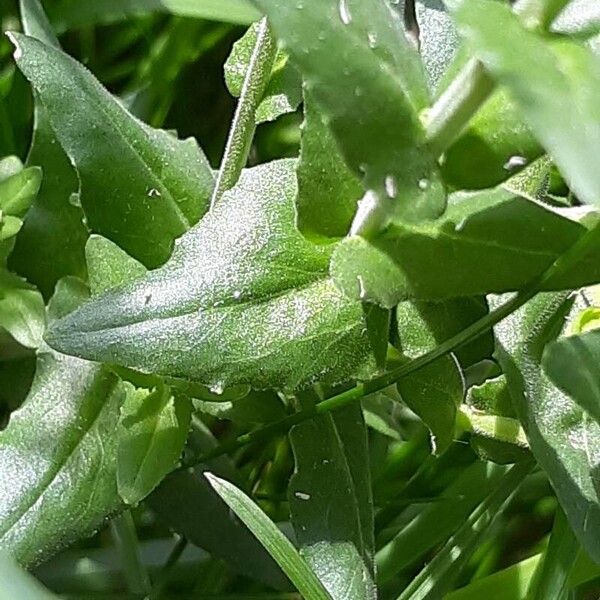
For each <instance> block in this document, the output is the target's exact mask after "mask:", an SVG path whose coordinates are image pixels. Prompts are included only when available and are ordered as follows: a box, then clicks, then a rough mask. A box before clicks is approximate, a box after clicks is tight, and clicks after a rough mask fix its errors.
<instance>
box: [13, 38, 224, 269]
mask: <svg viewBox="0 0 600 600" xmlns="http://www.w3.org/2000/svg"><path fill="white" fill-rule="evenodd" d="M13 38H14V43H15V46H16V51H15V57H16V60H17V63H18V65H19V67H20V69H21V70H22V71H23V73H24V74H25V76H26V77H27V78H28V79H29V81H30V82H31V84H32V86H33V88H34V90H35V91H36V93H37V94H38V96H39V99H40V101H41V103H42V105H43V107H44V108H45V110H46V114H47V116H48V118H49V120H50V123H51V125H52V128H53V129H54V132H55V134H56V136H57V137H58V139H59V140H60V143H61V144H62V146H63V148H64V149H65V152H66V153H67V154H68V156H69V157H70V159H71V161H72V162H73V163H74V164H75V166H76V168H77V171H78V173H79V177H80V181H81V190H80V196H81V204H82V206H83V209H84V212H85V214H86V217H87V222H88V225H89V227H90V228H91V229H92V230H94V231H96V232H98V233H100V234H102V235H104V236H106V237H108V238H109V239H112V240H113V241H115V242H116V243H118V244H119V245H120V246H121V247H122V248H123V249H124V250H125V251H126V252H128V253H129V254H131V255H132V256H133V257H134V258H137V259H138V260H140V261H141V262H142V263H144V264H145V265H146V266H150V267H153V266H157V265H159V264H161V263H163V262H164V261H165V260H166V259H167V258H168V257H169V255H170V253H171V250H172V244H173V241H174V239H175V238H177V237H179V236H180V235H181V234H182V233H184V232H185V231H186V230H187V229H188V228H189V227H190V225H192V224H193V223H195V222H196V221H197V220H198V219H199V218H200V217H201V216H202V215H203V214H204V212H205V211H206V209H207V207H208V201H209V196H210V192H211V188H212V185H213V181H212V175H211V173H210V169H209V166H208V163H207V162H206V159H205V158H204V156H203V155H202V153H201V152H200V150H199V149H198V146H197V144H196V143H195V141H193V140H191V139H190V140H187V141H183V142H181V141H178V140H177V139H176V138H175V137H174V136H172V135H171V134H170V133H167V132H164V131H160V130H155V129H151V128H150V127H148V126H146V125H144V124H143V123H141V122H140V121H138V120H136V119H135V118H134V117H132V116H131V115H130V114H129V113H127V111H126V110H125V108H124V107H123V106H122V104H121V103H120V102H118V101H117V100H115V99H114V98H113V97H112V96H110V94H108V92H106V90H104V89H103V88H102V87H101V86H100V84H99V83H98V82H97V81H96V80H95V79H94V78H93V76H92V75H91V74H90V73H89V71H87V70H86V69H85V68H84V67H83V66H81V65H79V64H78V63H77V62H75V61H74V60H73V59H71V58H70V57H69V56H67V55H66V54H63V53H62V52H61V51H60V50H58V49H56V48H52V47H49V46H46V45H45V44H43V43H41V42H40V41H38V40H36V39H34V38H30V37H27V36H23V35H20V34H14V36H13ZM82 132H85V134H84V135H83V134H82ZM148 240H152V243H148Z"/></svg>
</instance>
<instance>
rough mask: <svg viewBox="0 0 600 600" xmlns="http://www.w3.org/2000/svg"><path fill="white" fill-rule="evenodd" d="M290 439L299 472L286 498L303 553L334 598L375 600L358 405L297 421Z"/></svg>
mask: <svg viewBox="0 0 600 600" xmlns="http://www.w3.org/2000/svg"><path fill="white" fill-rule="evenodd" d="M315 440H319V443H318V444H315ZM290 441H291V444H292V448H293V451H294V457H295V459H296V470H295V473H294V475H293V477H292V479H291V480H290V485H289V488H288V496H289V502H290V512H291V517H292V524H293V525H294V529H295V532H296V538H297V539H298V543H299V545H300V552H301V554H302V556H303V557H304V558H305V560H306V561H307V563H308V564H309V565H310V566H311V567H312V569H313V570H314V572H315V573H316V575H317V577H319V579H320V580H321V582H322V583H323V585H324V586H325V588H327V590H328V591H329V593H330V594H331V597H332V598H334V599H335V600H344V599H345V598H348V597H351V598H356V600H359V599H374V598H375V597H376V590H375V586H374V583H373V580H372V577H373V566H372V565H373V543H374V542H373V500H372V497H371V484H370V473H369V464H368V452H367V443H366V441H367V437H366V429H365V424H364V421H363V418H362V414H361V410H360V407H359V406H350V407H347V408H345V409H343V410H341V411H338V412H337V413H336V414H335V415H333V416H332V415H323V416H321V417H316V418H314V419H311V420H310V421H307V422H306V423H302V424H300V425H297V426H296V427H294V428H293V429H292V431H291V432H290Z"/></svg>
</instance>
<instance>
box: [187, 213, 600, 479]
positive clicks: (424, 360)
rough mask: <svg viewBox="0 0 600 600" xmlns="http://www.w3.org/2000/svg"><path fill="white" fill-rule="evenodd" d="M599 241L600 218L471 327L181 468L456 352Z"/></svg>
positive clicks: (277, 431)
mask: <svg viewBox="0 0 600 600" xmlns="http://www.w3.org/2000/svg"><path fill="white" fill-rule="evenodd" d="M598 244H600V222H599V223H597V224H596V225H594V227H593V228H592V229H590V230H588V231H587V232H586V233H585V234H583V235H582V236H581V237H580V238H579V239H578V240H577V242H575V243H574V244H573V245H572V246H571V247H570V248H569V249H568V250H567V251H566V252H565V253H564V254H562V255H561V256H559V257H558V258H557V259H556V260H555V261H554V262H553V263H552V264H551V265H550V266H549V267H548V268H547V269H546V271H544V272H543V273H542V274H541V275H540V276H539V277H537V278H536V279H534V280H533V281H532V282H531V283H530V284H529V285H527V286H526V287H524V288H523V289H522V290H521V291H519V292H518V293H517V294H515V295H514V296H513V297H512V298H511V299H510V300H509V301H508V302H506V303H505V304H503V305H502V306H499V307H498V308H497V309H495V310H493V311H492V312H490V313H488V314H487V315H485V316H484V317H482V318H481V319H479V320H478V321H476V322H475V323H472V324H471V325H469V327H467V328H466V329H463V330H462V331H461V332H459V333H458V334H457V335H455V336H453V337H451V338H450V339H448V340H446V341H445V342H442V343H441V344H440V345H439V346H437V347H436V348H434V349H433V350H431V351H430V352H427V353H426V354H423V355H421V356H419V357H417V358H415V359H413V360H411V361H409V362H407V363H404V364H403V365H401V366H400V367H398V368H396V369H393V370H391V371H388V372H387V373H384V374H383V375H380V376H379V377H375V378H374V379H371V380H370V381H365V382H363V383H359V384H358V385H357V386H355V387H353V388H350V389H349V390H346V391H345V392H342V393H340V394H336V395H335V396H332V397H331V398H327V399H325V400H322V401H321V402H319V403H317V404H315V405H314V406H312V407H310V408H308V409H305V410H302V411H300V412H297V413H294V414H293V415H290V416H289V417H286V418H285V419H282V420H281V421H277V422H275V423H271V424H269V425H266V426H265V427H262V428H260V429H256V430H254V431H249V432H248V433H244V434H242V435H240V436H239V437H237V438H235V439H233V440H230V441H228V442H225V443H224V444H220V445H219V446H217V447H216V448H213V449H212V450H210V451H208V452H207V453H205V454H203V455H201V456H199V457H192V458H190V459H188V460H187V461H184V462H183V464H182V466H181V468H187V467H190V466H193V465H196V464H199V463H203V462H206V461H207V460H211V459H213V458H216V457H218V456H222V455H223V454H228V453H230V452H233V451H235V450H237V449H238V448H241V447H242V446H245V445H247V444H253V443H256V442H261V441H265V440H268V439H270V438H271V437H273V436H275V435H277V434H280V433H285V432H286V431H288V430H289V429H291V428H292V427H293V426H294V425H297V424H298V423H302V422H303V421H306V420H307V419H311V418H313V417H315V416H317V415H322V414H325V413H328V412H331V411H334V410H337V409H338V408H342V407H344V406H346V405H347V404H350V403H351V402H356V401H358V400H360V399H361V398H363V397H364V396H367V395H368V394H372V393H373V392H378V391H380V390H382V389H384V388H386V387H388V386H390V385H392V384H394V383H396V382H397V381H398V380H399V379H402V378H403V377H406V376H407V375H410V374H412V373H414V372H415V371H418V370H419V369H422V368H423V367H426V366H427V365H429V364H431V363H432V362H433V361H435V360H437V359H438V358H440V357H442V356H444V355H445V354H448V353H449V352H454V351H455V350H457V349H458V348H460V347H461V346H463V345H464V344H468V343H469V342H471V341H473V340H474V339H476V338H478V337H479V336H480V335H481V334H483V333H485V332H486V331H488V330H489V329H491V328H492V327H494V326H495V325H497V324H498V323H499V322H500V321H502V320H503V319H505V318H506V317H508V316H509V315H511V314H512V313H513V312H515V311H516V310H518V309H519V308H521V307H522V306H523V305H524V304H526V303H527V302H528V301H529V300H531V299H532V298H533V297H534V296H536V295H537V294H538V292H539V291H540V290H543V289H551V287H550V286H549V284H550V283H551V282H552V280H553V279H554V278H558V277H560V276H561V275H562V274H563V273H564V272H565V271H567V270H569V269H570V268H571V267H573V266H574V265H575V264H576V263H577V261H578V260H580V259H581V257H582V256H584V255H585V254H587V252H588V251H589V250H590V249H591V248H593V247H594V246H596V245H598Z"/></svg>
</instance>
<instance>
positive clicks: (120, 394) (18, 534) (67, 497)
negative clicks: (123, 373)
mask: <svg viewBox="0 0 600 600" xmlns="http://www.w3.org/2000/svg"><path fill="white" fill-rule="evenodd" d="M79 297H80V293H79V291H78V287H77V286H76V287H75V288H74V287H73V286H71V285H70V283H69V282H62V283H61V284H60V285H59V286H58V287H57V292H56V295H55V297H54V299H53V303H52V306H51V311H52V312H53V313H54V314H62V313H64V312H67V311H68V310H69V309H70V308H72V305H73V304H74V303H77V302H78V301H79ZM124 395H125V389H124V388H123V386H122V385H121V384H119V381H118V379H117V378H116V377H115V376H114V375H112V374H110V373H108V372H107V371H106V370H104V369H103V368H102V367H100V366H99V365H96V364H93V363H89V362H85V361H82V360H79V359H76V358H71V357H68V356H64V355H61V354H58V353H56V352H54V351H52V350H50V349H48V348H46V347H42V348H41V349H40V351H39V355H38V365H37V372H36V375H35V380H34V382H33V386H32V388H31V391H30V393H29V395H28V397H27V399H26V400H25V402H24V404H23V406H22V407H21V408H20V409H19V410H17V411H16V412H14V413H13V414H12V415H11V419H10V423H9V425H8V427H7V428H6V429H5V430H4V431H3V432H2V433H0V470H1V471H2V472H3V473H5V474H6V476H5V477H2V478H1V479H0V547H1V548H2V549H3V550H5V551H7V552H10V554H12V555H13V556H14V557H15V558H17V559H18V560H19V562H21V563H23V564H34V563H39V562H41V561H42V560H44V559H45V558H47V557H48V556H50V555H51V554H53V553H55V552H56V551H57V550H59V549H60V548H62V547H64V546H65V545H67V544H69V543H71V542H73V541H74V540H76V539H79V538H81V537H82V536H85V535H88V534H90V533H92V532H93V531H94V530H95V529H96V528H97V527H98V526H99V525H100V523H101V522H102V521H103V520H104V519H105V518H106V516H107V515H109V514H111V513H113V512H115V511H116V510H117V509H118V508H119V507H120V506H121V501H120V500H119V497H118V494H117V489H116V472H115V465H116V450H117V448H116V436H115V435H114V431H115V428H116V426H117V419H118V411H119V405H120V404H121V402H122V400H123V398H124Z"/></svg>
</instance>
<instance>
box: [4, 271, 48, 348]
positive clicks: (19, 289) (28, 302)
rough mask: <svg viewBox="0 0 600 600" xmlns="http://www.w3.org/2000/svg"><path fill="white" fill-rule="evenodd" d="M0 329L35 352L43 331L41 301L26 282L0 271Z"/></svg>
mask: <svg viewBox="0 0 600 600" xmlns="http://www.w3.org/2000/svg"><path fill="white" fill-rule="evenodd" d="M0 327H3V328H4V329H6V331H8V333H10V335H12V337H13V338H14V339H15V340H16V341H17V342H19V344H21V345H23V346H26V347H28V348H38V347H39V345H40V344H41V342H42V336H43V334H44V329H45V328H46V315H45V312H44V300H43V298H42V296H41V295H40V293H39V292H38V291H37V290H36V289H35V288H34V287H33V286H32V285H30V284H28V283H27V282H26V281H25V280H23V279H21V278H20V277H18V276H17V275H14V274H13V273H9V272H8V271H6V270H4V269H0Z"/></svg>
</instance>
